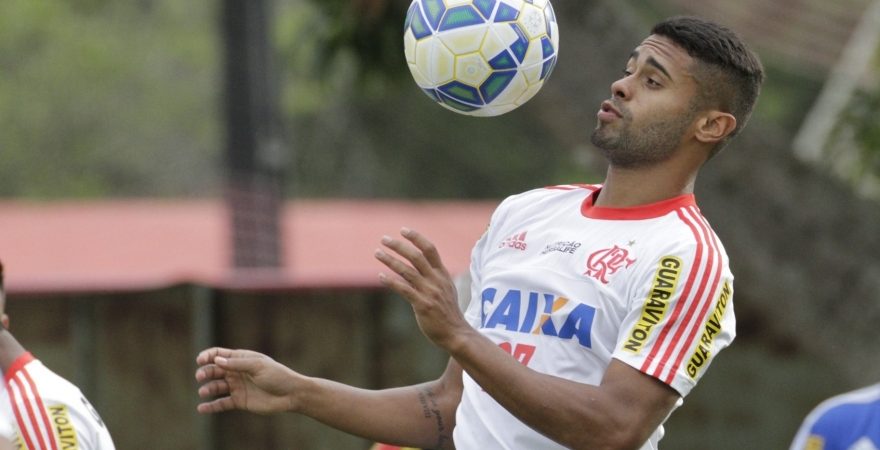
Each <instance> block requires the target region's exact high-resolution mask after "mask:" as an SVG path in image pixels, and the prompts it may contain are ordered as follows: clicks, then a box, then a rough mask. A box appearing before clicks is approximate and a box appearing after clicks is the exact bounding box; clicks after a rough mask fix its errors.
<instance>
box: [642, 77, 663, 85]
mask: <svg viewBox="0 0 880 450" xmlns="http://www.w3.org/2000/svg"><path fill="white" fill-rule="evenodd" d="M646 83H648V86H651V87H661V85H660V82H659V81H657V80H655V79H654V78H648V81H647V82H646Z"/></svg>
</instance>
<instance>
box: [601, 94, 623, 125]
mask: <svg viewBox="0 0 880 450" xmlns="http://www.w3.org/2000/svg"><path fill="white" fill-rule="evenodd" d="M596 118H597V119H599V126H601V124H602V123H611V122H614V121H616V120H618V119H622V118H623V114H621V113H620V110H618V109H617V108H615V107H614V104H612V103H611V102H610V101H608V100H605V101H604V102H602V105H601V106H600V107H599V112H597V113H596Z"/></svg>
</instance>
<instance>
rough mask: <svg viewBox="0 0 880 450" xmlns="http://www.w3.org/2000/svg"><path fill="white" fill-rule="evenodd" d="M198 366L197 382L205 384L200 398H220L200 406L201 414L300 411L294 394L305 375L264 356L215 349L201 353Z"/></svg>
mask: <svg viewBox="0 0 880 450" xmlns="http://www.w3.org/2000/svg"><path fill="white" fill-rule="evenodd" d="M196 363H197V364H198V365H199V368H198V369H197V370H196V380H197V381H198V382H199V383H201V384H202V385H201V387H199V397H202V398H210V397H217V398H214V399H213V400H208V401H205V402H202V403H200V404H199V405H198V407H197V409H198V411H199V412H200V413H203V414H207V413H218V412H223V411H229V410H233V409H241V410H245V411H250V412H255V413H259V414H269V413H276V412H283V411H294V410H296V407H297V405H296V404H295V402H294V401H293V400H292V398H293V396H292V394H294V393H295V392H296V388H295V384H296V380H297V378H299V377H301V376H300V375H299V374H297V373H296V372H294V371H292V370H290V369H288V368H287V367H285V366H284V365H282V364H279V363H278V362H276V361H275V360H273V359H272V358H270V357H268V356H266V355H263V354H262V353H257V352H253V351H250V350H230V349H226V348H219V347H215V348H211V349H208V350H204V351H203V352H201V353H199V356H198V357H197V358H196Z"/></svg>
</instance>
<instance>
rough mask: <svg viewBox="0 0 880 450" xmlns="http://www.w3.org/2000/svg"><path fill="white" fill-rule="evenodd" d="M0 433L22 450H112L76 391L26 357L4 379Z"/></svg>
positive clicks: (101, 424)
mask: <svg viewBox="0 0 880 450" xmlns="http://www.w3.org/2000/svg"><path fill="white" fill-rule="evenodd" d="M4 382H5V383H4V384H5V389H4V390H3V391H2V392H0V422H2V424H0V433H2V436H4V437H6V438H7V439H9V440H10V441H12V442H13V443H14V444H15V445H16V446H17V448H19V449H24V450H62V449H64V450H67V449H70V450H74V449H79V450H114V448H115V447H114V445H113V440H112V439H111V438H110V433H109V432H108V431H107V428H106V427H105V426H104V422H103V421H102V420H101V418H100V416H98V413H97V412H96V411H95V409H94V408H93V407H92V405H91V404H89V402H88V400H86V398H85V396H83V395H82V392H80V390H79V388H77V387H76V386H74V385H73V384H72V383H70V382H69V381H67V380H65V379H64V378H61V377H60V376H58V375H57V374H55V373H54V372H52V371H51V370H49V369H48V368H46V366H44V365H43V363H41V362H40V361H39V360H37V359H34V357H33V356H32V355H31V354H30V353H25V354H24V355H22V356H21V357H20V358H18V360H16V361H15V362H14V363H13V364H12V366H11V367H10V368H9V370H7V373H5V374H4Z"/></svg>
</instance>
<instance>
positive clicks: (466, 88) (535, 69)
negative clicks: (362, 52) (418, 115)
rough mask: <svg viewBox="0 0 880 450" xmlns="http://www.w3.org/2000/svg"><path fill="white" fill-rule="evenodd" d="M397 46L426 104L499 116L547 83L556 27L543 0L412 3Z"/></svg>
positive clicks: (425, 0)
mask: <svg viewBox="0 0 880 450" xmlns="http://www.w3.org/2000/svg"><path fill="white" fill-rule="evenodd" d="M403 47H404V53H405V54H406V61H407V65H408V66H409V70H410V72H412V76H413V78H414V79H415V82H416V84H418V85H419V87H420V88H421V89H422V91H423V92H424V93H425V94H427V95H428V97H430V98H431V99H432V100H434V101H435V102H437V103H439V104H440V105H442V106H443V107H445V108H447V109H450V110H452V111H455V112H457V113H461V114H466V115H470V116H483V117H488V116H497V115H500V114H504V113H506V112H509V111H512V110H513V109H515V108H517V107H519V106H521V105H522V104H524V103H525V102H527V101H529V99H531V98H532V97H534V96H535V94H537V93H538V91H539V90H540V89H541V86H543V85H544V82H545V81H547V78H548V77H549V76H550V73H551V72H553V68H554V67H555V66H556V59H557V55H558V53H559V26H558V25H557V23H556V15H555V14H554V13H553V7H552V6H551V5H550V1H549V0H413V2H412V4H411V5H410V7H409V11H408V13H407V15H406V24H405V26H404V35H403Z"/></svg>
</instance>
